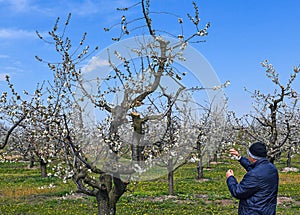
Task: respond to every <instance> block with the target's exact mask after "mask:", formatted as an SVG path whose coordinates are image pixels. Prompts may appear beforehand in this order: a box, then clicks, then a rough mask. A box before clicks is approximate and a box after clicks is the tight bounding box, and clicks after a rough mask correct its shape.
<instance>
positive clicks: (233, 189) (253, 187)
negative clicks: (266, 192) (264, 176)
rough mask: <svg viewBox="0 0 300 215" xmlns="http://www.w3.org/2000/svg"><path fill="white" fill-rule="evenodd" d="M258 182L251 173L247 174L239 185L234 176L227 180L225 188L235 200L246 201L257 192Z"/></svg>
mask: <svg viewBox="0 0 300 215" xmlns="http://www.w3.org/2000/svg"><path fill="white" fill-rule="evenodd" d="M258 183H259V182H258V180H257V178H256V177H255V176H254V175H253V173H252V172H251V171H250V172H247V173H246V175H245V176H244V178H243V179H242V181H241V182H240V183H238V182H237V180H236V179H235V177H234V176H230V177H229V178H228V179H227V186H228V189H229V191H230V193H231V195H232V196H233V197H235V198H237V199H247V198H249V197H250V196H252V195H253V194H254V193H256V192H257V190H258V188H259V187H258Z"/></svg>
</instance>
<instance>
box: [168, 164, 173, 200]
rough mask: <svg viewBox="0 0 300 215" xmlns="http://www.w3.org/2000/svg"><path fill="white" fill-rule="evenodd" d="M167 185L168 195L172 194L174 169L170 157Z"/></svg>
mask: <svg viewBox="0 0 300 215" xmlns="http://www.w3.org/2000/svg"><path fill="white" fill-rule="evenodd" d="M168 186H169V189H168V191H169V195H170V196H172V195H174V170H173V162H172V159H170V160H169V161H168Z"/></svg>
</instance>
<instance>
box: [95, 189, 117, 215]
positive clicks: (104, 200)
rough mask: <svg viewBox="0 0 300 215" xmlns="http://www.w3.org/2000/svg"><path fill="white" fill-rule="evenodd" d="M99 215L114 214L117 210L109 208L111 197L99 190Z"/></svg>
mask: <svg viewBox="0 0 300 215" xmlns="http://www.w3.org/2000/svg"><path fill="white" fill-rule="evenodd" d="M96 200H97V206H98V215H114V214H116V211H111V213H110V208H109V197H108V195H107V193H105V192H104V191H98V193H97V194H96Z"/></svg>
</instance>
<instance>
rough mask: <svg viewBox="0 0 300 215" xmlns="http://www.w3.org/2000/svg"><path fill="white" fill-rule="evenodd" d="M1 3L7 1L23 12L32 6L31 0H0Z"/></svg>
mask: <svg viewBox="0 0 300 215" xmlns="http://www.w3.org/2000/svg"><path fill="white" fill-rule="evenodd" d="M0 3H5V4H6V5H8V6H9V7H10V9H11V10H13V11H15V12H22V11H27V10H28V8H30V4H31V0H0Z"/></svg>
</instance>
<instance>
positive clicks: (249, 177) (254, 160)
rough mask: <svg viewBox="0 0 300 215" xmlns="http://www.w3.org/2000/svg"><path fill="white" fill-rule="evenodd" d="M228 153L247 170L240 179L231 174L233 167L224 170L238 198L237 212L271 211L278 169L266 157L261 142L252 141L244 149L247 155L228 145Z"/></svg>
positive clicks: (262, 214) (249, 214)
mask: <svg viewBox="0 0 300 215" xmlns="http://www.w3.org/2000/svg"><path fill="white" fill-rule="evenodd" d="M229 153H230V154H232V155H235V156H237V157H238V160H239V162H240V164H241V165H242V166H243V167H244V168H245V169H246V171H247V173H246V174H245V175H244V177H243V179H242V180H241V182H240V183H238V182H237V180H236V178H235V177H234V173H233V170H231V169H230V170H228V171H227V172H226V178H227V186H228V189H229V191H230V193H231V195H232V196H233V197H235V198H237V199H239V200H240V202H239V209H238V214H239V215H275V214H276V205H277V194H278V182H279V179H278V171H277V169H276V167H275V166H274V165H273V164H272V163H270V162H269V160H268V159H267V149H266V146H265V144H263V143H261V142H255V143H253V144H252V145H251V146H250V148H249V150H248V156H249V159H247V158H245V157H241V156H240V154H239V153H238V151H236V150H235V149H230V151H229Z"/></svg>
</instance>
